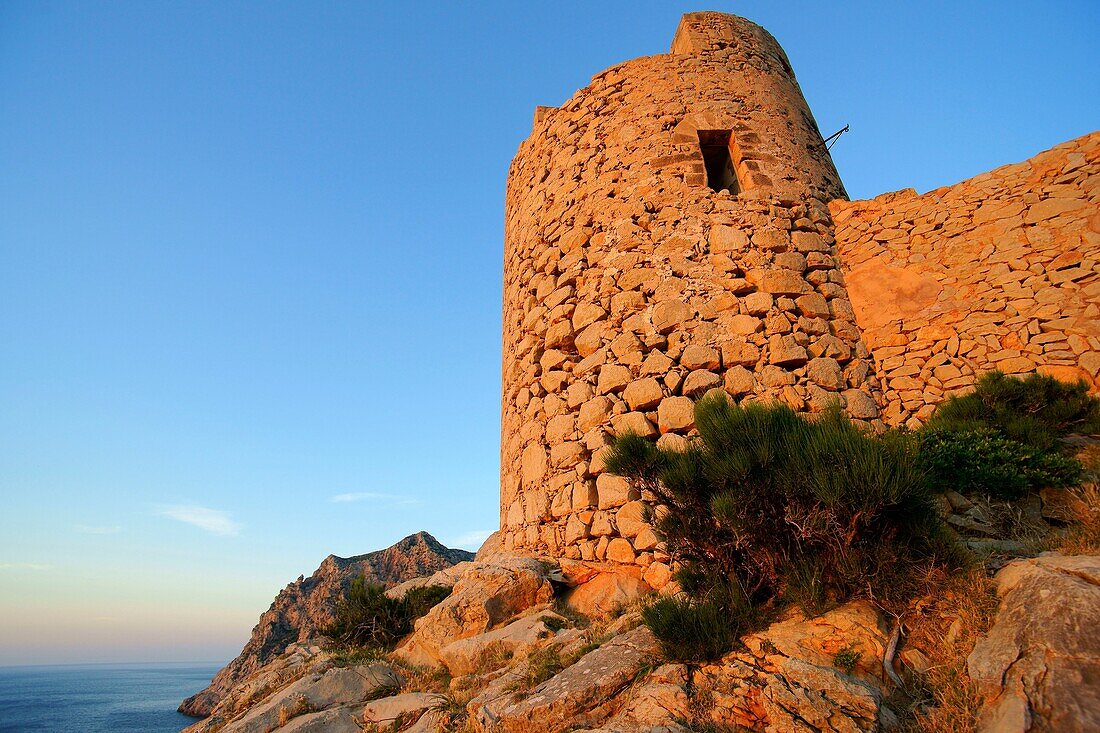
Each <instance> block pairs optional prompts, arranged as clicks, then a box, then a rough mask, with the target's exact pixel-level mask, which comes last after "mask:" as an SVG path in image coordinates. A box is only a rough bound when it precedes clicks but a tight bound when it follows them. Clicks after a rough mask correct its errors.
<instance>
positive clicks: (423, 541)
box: [179, 532, 474, 718]
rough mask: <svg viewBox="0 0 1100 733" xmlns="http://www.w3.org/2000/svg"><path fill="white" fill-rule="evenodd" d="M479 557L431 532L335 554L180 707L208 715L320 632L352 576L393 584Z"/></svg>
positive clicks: (279, 601) (287, 592) (291, 589)
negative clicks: (226, 696) (230, 694)
mask: <svg viewBox="0 0 1100 733" xmlns="http://www.w3.org/2000/svg"><path fill="white" fill-rule="evenodd" d="M473 558H474V554H473V553H472V552H466V551H465V550H456V549H452V548H449V547H446V546H445V545H443V544H442V543H441V542H439V540H437V539H436V538H435V537H432V536H431V535H430V534H428V533H427V532H417V533H416V534H411V535H409V536H408V537H406V538H405V539H403V540H401V541H400V542H398V543H397V544H395V545H393V546H391V547H387V548H386V549H384V550H377V551H375V552H368V553H367V554H365V555H356V556H354V557H337V556H336V555H329V556H328V557H326V558H325V559H324V561H323V562H322V563H321V566H320V567H319V568H317V571H316V572H315V573H313V575H311V576H309V577H308V578H304V577H299V578H298V580H296V581H294V582H293V583H291V584H290V585H288V586H287V587H286V588H284V589H283V590H282V591H280V592H279V595H277V596H276V597H275V601H274V602H273V603H272V604H271V607H270V608H268V610H267V611H266V612H265V613H264V614H263V615H262V616H260V621H259V623H257V624H256V627H255V628H254V629H252V638H250V639H249V640H248V643H247V644H245V646H244V649H242V650H241V653H240V654H239V655H238V656H237V658H236V659H234V660H233V661H232V662H230V663H229V664H227V665H226V666H225V667H223V668H222V670H221V671H220V672H218V674H217V675H216V676H215V677H214V680H213V681H212V682H211V683H210V685H209V686H208V687H207V688H206V689H205V690H203V691H202V692H199V693H197V694H195V695H192V696H191V697H189V698H187V699H186V700H184V701H183V703H182V704H181V705H180V706H179V711H180V712H181V713H183V714H185V715H191V716H193V717H196V718H202V717H206V716H207V715H209V714H210V713H211V711H212V710H213V709H214V706H215V705H216V704H217V703H218V701H219V700H220V699H221V698H222V696H223V695H224V694H225V693H226V692H227V691H228V690H230V689H232V688H233V686H234V685H236V684H237V683H238V682H240V681H241V680H243V679H244V678H245V677H247V676H248V675H250V674H252V673H253V672H254V671H256V670H257V669H258V668H260V667H261V666H263V665H264V664H266V663H267V662H268V661H270V660H271V659H273V658H275V657H277V656H279V655H280V654H281V653H282V652H283V650H284V649H286V648H287V646H288V645H290V644H293V643H294V642H297V641H304V640H305V639H308V638H310V637H311V636H314V635H315V634H316V633H317V630H318V629H319V628H322V627H324V626H325V625H327V624H328V623H329V622H330V621H331V620H332V612H333V609H334V608H335V606H336V602H337V600H338V599H339V598H340V596H341V595H343V592H344V589H345V588H347V586H348V585H349V584H350V583H351V581H352V579H354V578H357V577H359V576H361V575H362V576H366V578H367V580H368V581H371V582H374V583H380V584H382V585H385V586H392V585H397V584H398V583H403V582H405V581H406V580H412V579H413V578H419V577H421V576H424V575H431V574H432V573H434V572H436V571H439V570H443V569H445V568H449V567H451V566H452V565H456V564H458V563H460V562H465V561H467V560H472V559H473Z"/></svg>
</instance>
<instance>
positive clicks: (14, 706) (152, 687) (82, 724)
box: [0, 664, 218, 733]
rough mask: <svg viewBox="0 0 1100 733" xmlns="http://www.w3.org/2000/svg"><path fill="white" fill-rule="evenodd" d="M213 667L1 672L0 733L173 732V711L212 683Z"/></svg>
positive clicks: (180, 722) (181, 721)
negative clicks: (35, 732) (44, 732)
mask: <svg viewBox="0 0 1100 733" xmlns="http://www.w3.org/2000/svg"><path fill="white" fill-rule="evenodd" d="M217 671H218V665H214V664H94V665H86V666H85V665H64V666H56V667H54V666H48V667H0V733H16V731H18V732H19V733H23V731H49V732H50V733H54V732H55V731H56V732H57V733H77V732H82V733H177V731H179V730H182V729H183V728H184V727H186V726H188V725H190V724H191V723H194V722H195V720H194V718H188V717H187V716H186V715H180V714H179V713H177V712H176V707H177V706H178V705H179V704H180V702H182V701H183V698H185V697H187V696H188V695H192V694H194V693H196V692H198V691H199V690H201V689H202V688H203V687H205V686H206V685H207V684H209V682H210V678H211V677H213V676H214V673H215V672H217Z"/></svg>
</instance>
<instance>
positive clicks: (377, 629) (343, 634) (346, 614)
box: [323, 577, 451, 649]
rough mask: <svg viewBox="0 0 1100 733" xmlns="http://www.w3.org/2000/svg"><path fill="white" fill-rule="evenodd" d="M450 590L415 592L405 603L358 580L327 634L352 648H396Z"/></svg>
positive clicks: (430, 588)
mask: <svg viewBox="0 0 1100 733" xmlns="http://www.w3.org/2000/svg"><path fill="white" fill-rule="evenodd" d="M450 593H451V589H450V588H448V587H447V586H442V585H433V586H424V587H421V588H414V589H413V590H411V591H409V592H408V593H406V594H405V596H404V597H403V598H401V599H393V598H390V597H389V596H387V595H386V589H385V587H384V586H381V585H376V584H373V583H368V582H367V581H366V578H365V577H359V578H355V579H354V580H353V581H352V582H351V585H350V586H349V587H348V590H347V593H346V594H345V595H344V597H343V598H342V599H340V602H339V603H338V604H337V606H336V613H335V619H334V620H333V623H332V624H331V625H330V626H329V627H328V628H326V629H324V630H323V633H324V634H325V635H326V636H328V637H330V638H332V639H335V640H336V641H339V642H341V643H344V644H348V645H351V646H360V647H375V648H381V649H389V648H392V647H393V645H394V644H396V643H397V642H398V641H399V640H400V639H401V637H403V636H405V635H406V634H409V633H410V632H412V629H413V622H414V621H416V619H418V618H420V617H421V616H423V615H424V614H426V613H427V612H428V611H429V610H431V608H432V607H433V606H435V605H436V604H438V603H439V602H440V601H442V600H443V599H444V598H446V597H447V596H448V595H450Z"/></svg>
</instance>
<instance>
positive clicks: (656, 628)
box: [642, 597, 750, 662]
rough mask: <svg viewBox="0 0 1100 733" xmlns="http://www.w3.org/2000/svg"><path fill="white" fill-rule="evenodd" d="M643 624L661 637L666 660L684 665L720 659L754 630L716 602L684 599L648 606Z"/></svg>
mask: <svg viewBox="0 0 1100 733" xmlns="http://www.w3.org/2000/svg"><path fill="white" fill-rule="evenodd" d="M642 621H643V622H644V623H645V625H646V626H648V627H649V630H650V631H652V632H653V635H654V636H656V637H657V640H658V641H659V642H660V645H661V651H662V653H663V654H664V655H665V657H667V658H668V659H678V660H680V661H683V662H709V661H711V660H714V659H717V658H719V657H721V656H722V655H723V654H725V653H726V652H727V651H729V650H730V648H731V647H732V646H733V644H734V642H736V641H737V639H738V638H739V637H740V635H741V634H743V633H745V632H747V631H749V630H750V628H749V624H747V623H745V619H733V618H730V617H729V614H728V613H726V611H725V609H723V608H720V607H719V606H718V605H717V604H716V603H714V602H712V601H708V600H698V599H693V598H682V597H666V598H661V599H659V600H657V601H655V602H653V603H652V604H650V605H648V606H646V607H645V608H643V609H642ZM739 622H740V623H739Z"/></svg>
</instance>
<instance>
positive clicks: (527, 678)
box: [523, 646, 568, 689]
mask: <svg viewBox="0 0 1100 733" xmlns="http://www.w3.org/2000/svg"><path fill="white" fill-rule="evenodd" d="M566 666H568V665H567V664H566V663H565V661H564V660H563V659H562V658H561V652H560V650H559V649H558V648H557V647H554V646H548V647H543V648H542V649H538V650H536V651H533V652H531V654H530V655H529V656H528V657H527V668H526V673H525V674H524V678H523V682H524V684H525V685H526V686H527V689H532V688H534V687H538V686H539V685H541V684H542V683H543V682H545V681H546V680H548V679H550V678H551V677H553V676H554V675H556V674H557V673H558V672H561V671H562V670H563V669H565V668H566Z"/></svg>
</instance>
